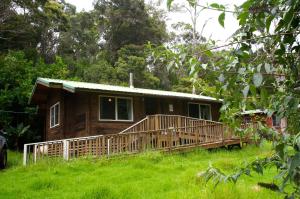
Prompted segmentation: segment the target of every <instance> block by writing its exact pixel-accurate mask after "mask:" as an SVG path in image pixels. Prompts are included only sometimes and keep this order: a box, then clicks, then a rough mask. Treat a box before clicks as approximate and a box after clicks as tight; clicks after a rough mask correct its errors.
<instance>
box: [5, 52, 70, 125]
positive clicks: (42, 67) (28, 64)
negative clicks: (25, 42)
mask: <svg viewBox="0 0 300 199" xmlns="http://www.w3.org/2000/svg"><path fill="white" fill-rule="evenodd" d="M67 73H68V71H67V68H66V65H65V64H64V63H63V62H62V59H61V58H60V57H57V58H56V61H55V63H53V64H50V65H49V64H45V63H44V61H43V60H42V59H38V60H37V61H36V63H35V64H34V63H33V61H31V60H28V59H27V58H26V57H25V54H24V53H23V52H22V51H10V52H9V53H8V54H6V55H2V56H1V57H0V107H1V110H2V111H3V110H4V111H12V112H0V117H1V121H0V127H1V128H9V126H12V127H14V126H17V125H18V124H20V123H24V124H26V125H27V124H29V123H33V121H34V120H36V118H35V117H34V115H35V112H36V110H35V108H30V107H28V99H29V97H30V94H31V91H32V88H33V85H34V82H35V81H36V79H37V77H49V78H61V79H64V78H66V76H67ZM14 112H25V113H26V114H25V115H22V114H21V115H20V114H18V115H14ZM16 114H17V113H16Z"/></svg>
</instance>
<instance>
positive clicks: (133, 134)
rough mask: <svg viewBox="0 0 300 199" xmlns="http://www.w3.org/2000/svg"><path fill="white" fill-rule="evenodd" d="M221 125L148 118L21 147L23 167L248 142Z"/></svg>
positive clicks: (179, 118) (175, 117)
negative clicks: (48, 161) (54, 160)
mask: <svg viewBox="0 0 300 199" xmlns="http://www.w3.org/2000/svg"><path fill="white" fill-rule="evenodd" d="M247 141H248V139H247V138H246V137H245V138H242V139H241V138H239V137H236V136H234V135H233V133H232V131H231V130H230V129H229V128H227V127H226V126H225V125H224V124H223V123H220V122H214V121H208V120H202V119H196V118H190V117H185V116H179V115H151V116H147V117H146V118H144V119H143V120H141V121H139V122H137V123H136V124H134V125H132V126H130V127H129V128H127V129H125V130H123V131H121V132H120V133H118V134H111V135H97V136H89V137H80V138H71V139H63V140H55V141H47V142H39V143H31V144H25V145H24V159H23V161H24V162H23V163H24V165H27V164H28V163H35V162H37V161H38V160H41V159H44V158H49V157H61V158H63V159H65V160H69V159H73V158H77V157H82V156H94V157H107V156H115V155H120V154H135V153H140V152H143V151H149V150H159V151H175V150H185V149H191V148H195V147H202V148H207V149H208V148H217V147H222V146H228V145H236V144H239V143H241V142H247Z"/></svg>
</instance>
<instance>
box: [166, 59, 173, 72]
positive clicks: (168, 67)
mask: <svg viewBox="0 0 300 199" xmlns="http://www.w3.org/2000/svg"><path fill="white" fill-rule="evenodd" d="M174 63H175V61H174V60H172V61H170V62H169V63H168V65H167V70H168V71H170V70H171V68H172V67H173V65H174Z"/></svg>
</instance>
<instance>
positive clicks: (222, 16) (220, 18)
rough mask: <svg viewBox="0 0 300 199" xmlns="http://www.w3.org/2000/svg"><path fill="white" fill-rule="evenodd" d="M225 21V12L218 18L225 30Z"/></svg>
mask: <svg viewBox="0 0 300 199" xmlns="http://www.w3.org/2000/svg"><path fill="white" fill-rule="evenodd" d="M224 20H225V12H222V13H221V14H220V15H219V18H218V21H219V24H220V25H221V26H222V27H223V28H224Z"/></svg>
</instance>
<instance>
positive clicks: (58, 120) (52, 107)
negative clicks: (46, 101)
mask: <svg viewBox="0 0 300 199" xmlns="http://www.w3.org/2000/svg"><path fill="white" fill-rule="evenodd" d="M55 106H58V114H57V115H58V118H57V124H55V115H56V114H55ZM51 109H54V111H53V114H54V117H53V118H54V125H52V124H51V119H52V117H51ZM49 115H50V119H49V122H50V128H54V127H57V126H59V123H60V102H59V101H58V102H56V103H55V104H53V105H52V106H50V110H49Z"/></svg>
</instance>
